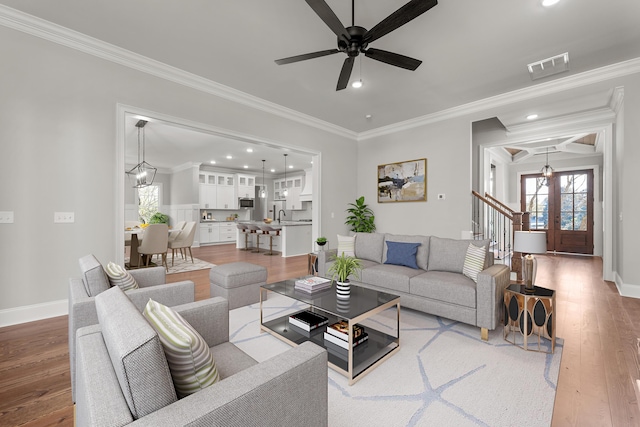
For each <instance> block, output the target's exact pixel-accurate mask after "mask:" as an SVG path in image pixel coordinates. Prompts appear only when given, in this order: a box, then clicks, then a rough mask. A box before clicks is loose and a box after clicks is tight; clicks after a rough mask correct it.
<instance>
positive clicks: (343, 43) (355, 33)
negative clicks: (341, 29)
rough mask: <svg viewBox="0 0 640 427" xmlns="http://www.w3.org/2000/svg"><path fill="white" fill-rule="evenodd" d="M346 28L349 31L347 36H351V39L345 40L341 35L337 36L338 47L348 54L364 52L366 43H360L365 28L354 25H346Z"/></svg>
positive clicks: (354, 54) (365, 30) (355, 54)
mask: <svg viewBox="0 0 640 427" xmlns="http://www.w3.org/2000/svg"><path fill="white" fill-rule="evenodd" d="M346 30H347V32H348V33H349V37H351V41H347V40H345V39H344V38H343V37H338V49H339V50H340V51H341V52H345V53H346V54H347V55H349V56H358V54H359V53H360V52H364V50H365V49H366V48H367V45H368V43H364V44H363V43H362V39H363V38H364V35H365V34H366V33H367V29H366V28H363V27H359V26H357V25H355V26H351V27H347V28H346Z"/></svg>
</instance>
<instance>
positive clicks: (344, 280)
mask: <svg viewBox="0 0 640 427" xmlns="http://www.w3.org/2000/svg"><path fill="white" fill-rule="evenodd" d="M360 271H362V262H360V260H359V259H358V258H354V257H352V256H346V255H345V254H344V253H343V254H342V255H340V256H337V257H335V258H334V260H333V264H331V266H330V267H329V270H328V271H327V273H328V274H329V275H330V276H331V280H335V281H336V294H337V296H338V298H349V295H350V293H351V283H350V282H349V276H352V277H353V278H354V279H358V278H359V277H360Z"/></svg>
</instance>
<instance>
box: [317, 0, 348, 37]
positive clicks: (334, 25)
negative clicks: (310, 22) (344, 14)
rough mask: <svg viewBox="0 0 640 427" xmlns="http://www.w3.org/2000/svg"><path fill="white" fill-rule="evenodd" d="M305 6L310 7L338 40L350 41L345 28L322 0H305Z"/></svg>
mask: <svg viewBox="0 0 640 427" xmlns="http://www.w3.org/2000/svg"><path fill="white" fill-rule="evenodd" d="M306 2H307V4H308V5H309V6H311V9H313V11H314V12H315V13H316V15H318V16H319V17H320V19H322V20H323V21H324V23H325V24H327V26H328V27H329V28H331V31H333V32H334V33H335V34H336V36H338V38H340V37H342V38H343V39H344V40H347V41H349V40H351V37H350V36H349V33H347V30H346V28H344V25H342V22H340V19H338V17H337V16H336V14H335V13H334V12H333V10H331V8H330V7H329V5H328V4H327V3H326V2H325V1H324V0H306Z"/></svg>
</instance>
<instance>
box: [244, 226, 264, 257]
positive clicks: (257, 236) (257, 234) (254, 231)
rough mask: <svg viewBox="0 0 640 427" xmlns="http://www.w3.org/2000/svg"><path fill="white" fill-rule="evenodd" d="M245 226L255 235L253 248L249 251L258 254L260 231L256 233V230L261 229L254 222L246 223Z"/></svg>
mask: <svg viewBox="0 0 640 427" xmlns="http://www.w3.org/2000/svg"><path fill="white" fill-rule="evenodd" d="M247 228H248V229H249V232H250V233H253V234H255V235H256V247H255V250H253V251H251V253H252V254H259V253H260V233H258V231H261V230H260V227H259V226H257V225H255V224H249V225H247Z"/></svg>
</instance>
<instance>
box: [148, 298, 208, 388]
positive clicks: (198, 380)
mask: <svg viewBox="0 0 640 427" xmlns="http://www.w3.org/2000/svg"><path fill="white" fill-rule="evenodd" d="M142 314H143V315H144V317H146V318H147V320H148V321H149V323H150V324H151V326H153V328H154V329H155V330H156V332H157V333H158V336H159V337H160V342H161V343H162V347H163V348H164V354H165V356H166V357H167V363H168V364H169V370H170V371H171V377H172V379H173V385H174V386H175V388H176V393H177V395H178V397H179V398H182V397H185V396H188V395H190V394H193V393H195V392H197V391H199V390H202V389H204V388H206V387H208V386H210V385H211V384H215V383H216V382H218V381H219V380H220V376H219V374H218V369H217V368H216V362H215V360H213V355H212V354H211V351H210V350H209V346H208V345H207V343H206V341H205V340H204V338H202V336H201V335H200V334H199V333H198V332H197V331H196V330H195V329H193V327H192V326H191V325H190V324H189V323H188V322H187V321H186V320H184V318H183V317H182V316H180V314H179V313H177V312H176V311H174V310H173V309H171V308H170V307H167V306H165V305H162V304H160V303H158V302H156V301H153V300H152V299H150V300H149V302H148V303H147V306H146V307H145V309H144V312H143V313H142Z"/></svg>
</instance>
